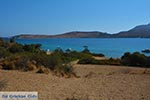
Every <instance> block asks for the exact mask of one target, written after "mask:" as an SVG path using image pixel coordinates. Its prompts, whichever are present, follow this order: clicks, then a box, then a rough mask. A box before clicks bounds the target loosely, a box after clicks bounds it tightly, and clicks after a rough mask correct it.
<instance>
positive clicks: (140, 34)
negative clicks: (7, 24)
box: [14, 24, 150, 38]
mask: <svg viewBox="0 0 150 100" xmlns="http://www.w3.org/2000/svg"><path fill="white" fill-rule="evenodd" d="M14 38H150V24H147V25H139V26H136V27H134V28H133V29H130V30H129V31H122V32H119V33H116V34H108V33H104V32H98V31H93V32H81V31H74V32H68V33H64V34H57V35H33V34H22V35H17V36H14Z"/></svg>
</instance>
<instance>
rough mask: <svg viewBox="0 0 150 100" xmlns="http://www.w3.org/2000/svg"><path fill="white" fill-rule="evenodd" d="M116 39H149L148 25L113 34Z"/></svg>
mask: <svg viewBox="0 0 150 100" xmlns="http://www.w3.org/2000/svg"><path fill="white" fill-rule="evenodd" d="M113 37H117V38H128V37H129V38H150V24H147V25H139V26H136V27H134V28H133V29H131V30H129V31H123V32H119V33H117V34H114V35H113Z"/></svg>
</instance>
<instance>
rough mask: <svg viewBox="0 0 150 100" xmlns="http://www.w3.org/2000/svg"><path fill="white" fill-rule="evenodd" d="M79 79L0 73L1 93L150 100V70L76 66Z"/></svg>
mask: <svg viewBox="0 0 150 100" xmlns="http://www.w3.org/2000/svg"><path fill="white" fill-rule="evenodd" d="M74 68H75V71H76V73H77V75H79V76H80V78H63V77H57V76H54V75H52V74H51V73H50V74H48V75H47V74H37V73H33V72H20V71H6V70H0V81H1V80H4V81H5V82H6V85H5V87H4V88H3V89H2V91H38V94H39V100H66V98H73V97H74V98H76V99H78V100H150V69H147V70H145V69H144V68H134V67H124V66H109V65H75V66H74Z"/></svg>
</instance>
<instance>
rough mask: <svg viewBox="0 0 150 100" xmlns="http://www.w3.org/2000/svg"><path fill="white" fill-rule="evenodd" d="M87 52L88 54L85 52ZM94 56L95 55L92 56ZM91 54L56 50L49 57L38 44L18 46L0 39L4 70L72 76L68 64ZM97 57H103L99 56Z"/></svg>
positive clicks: (0, 55) (1, 60)
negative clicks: (35, 71)
mask: <svg viewBox="0 0 150 100" xmlns="http://www.w3.org/2000/svg"><path fill="white" fill-rule="evenodd" d="M87 51H88V52H87ZM94 55H95V54H94ZM92 56H93V54H92V53H90V51H89V50H88V47H86V48H85V49H84V50H83V51H82V52H77V51H72V50H70V49H67V50H66V51H63V50H62V49H61V48H56V49H55V50H54V51H53V53H51V54H50V55H48V54H46V52H45V51H43V50H41V45H40V44H24V45H22V44H19V43H16V42H15V41H14V40H13V39H10V40H9V41H3V40H2V39H0V66H1V68H2V69H5V70H22V71H32V70H35V69H37V70H38V71H37V73H48V72H50V71H52V72H54V73H55V74H56V75H58V76H66V75H67V76H68V77H71V76H72V75H73V76H75V77H77V76H76V75H75V73H74V68H73V66H72V65H71V64H70V62H72V61H75V60H78V59H83V58H91V57H92ZM97 56H103V55H101V54H99V55H97Z"/></svg>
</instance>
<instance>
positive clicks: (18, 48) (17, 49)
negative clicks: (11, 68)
mask: <svg viewBox="0 0 150 100" xmlns="http://www.w3.org/2000/svg"><path fill="white" fill-rule="evenodd" d="M9 51H10V52H11V53H18V52H23V51H24V50H23V46H22V45H21V44H17V43H16V44H13V45H12V46H11V47H10V48H9Z"/></svg>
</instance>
